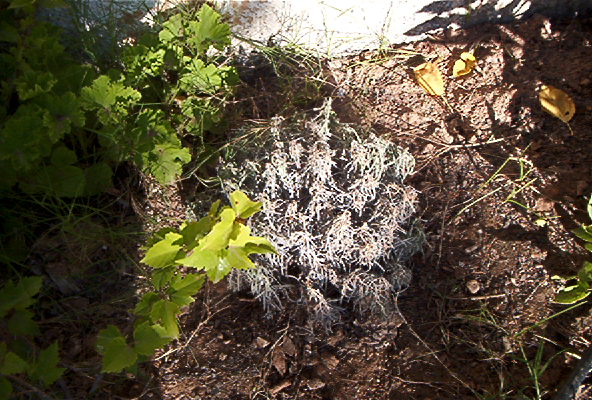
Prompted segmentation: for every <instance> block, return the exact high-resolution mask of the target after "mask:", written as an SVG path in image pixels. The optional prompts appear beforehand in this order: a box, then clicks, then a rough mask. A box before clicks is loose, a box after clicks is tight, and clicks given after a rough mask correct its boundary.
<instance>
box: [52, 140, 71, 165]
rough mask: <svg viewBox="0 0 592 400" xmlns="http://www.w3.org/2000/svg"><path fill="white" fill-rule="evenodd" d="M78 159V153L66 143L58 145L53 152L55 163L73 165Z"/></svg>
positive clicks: (53, 162) (53, 161)
mask: <svg viewBox="0 0 592 400" xmlns="http://www.w3.org/2000/svg"><path fill="white" fill-rule="evenodd" d="M76 161H78V157H76V153H75V152H73V151H72V150H70V149H69V148H67V147H66V146H64V145H60V146H58V147H56V148H55V149H53V152H52V153H51V163H52V164H53V165H72V164H74V163H75V162H76Z"/></svg>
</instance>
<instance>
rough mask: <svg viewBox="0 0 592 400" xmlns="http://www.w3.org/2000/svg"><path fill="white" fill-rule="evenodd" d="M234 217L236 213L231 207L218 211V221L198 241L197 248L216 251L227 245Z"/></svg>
mask: <svg viewBox="0 0 592 400" xmlns="http://www.w3.org/2000/svg"><path fill="white" fill-rule="evenodd" d="M235 219H236V213H235V212H234V210H233V209H232V208H225V209H223V210H222V212H221V213H220V222H218V223H217V224H215V225H214V226H213V227H212V230H211V231H210V233H208V234H207V235H206V236H205V237H204V238H202V239H201V240H200V241H199V246H198V247H197V250H198V251H201V250H213V251H218V250H222V249H225V248H226V247H227V246H228V241H229V240H230V235H231V233H232V229H233V226H234V220H235Z"/></svg>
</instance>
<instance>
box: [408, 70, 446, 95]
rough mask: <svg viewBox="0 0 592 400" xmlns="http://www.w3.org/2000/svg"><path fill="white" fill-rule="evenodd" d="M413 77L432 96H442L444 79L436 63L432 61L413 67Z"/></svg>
mask: <svg viewBox="0 0 592 400" xmlns="http://www.w3.org/2000/svg"><path fill="white" fill-rule="evenodd" d="M413 72H415V79H417V82H418V83H419V84H420V85H421V87H422V88H424V89H425V91H426V92H428V93H429V94H431V95H432V96H442V95H443V94H444V79H443V78H442V73H441V72H440V69H438V65H436V64H435V63H433V62H427V63H423V64H421V65H418V66H417V67H415V68H413Z"/></svg>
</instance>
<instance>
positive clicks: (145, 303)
mask: <svg viewBox="0 0 592 400" xmlns="http://www.w3.org/2000/svg"><path fill="white" fill-rule="evenodd" d="M159 271H160V270H159ZM158 300H160V296H159V295H158V293H154V292H148V293H145V294H144V295H143V296H142V299H141V300H140V301H139V302H138V304H136V307H135V308H134V312H135V313H136V314H137V315H141V316H144V317H148V316H150V313H151V312H152V307H153V306H154V304H155V303H156V302H157V301H158Z"/></svg>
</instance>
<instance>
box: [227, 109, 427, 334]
mask: <svg viewBox="0 0 592 400" xmlns="http://www.w3.org/2000/svg"><path fill="white" fill-rule="evenodd" d="M233 150H234V152H235V154H234V156H233V157H232V159H231V160H230V161H225V162H222V163H221V165H220V168H219V174H220V177H221V178H222V181H223V182H224V184H225V186H226V188H227V189H228V190H231V189H234V188H240V189H241V190H244V191H246V192H247V193H248V194H249V195H250V196H253V197H255V198H259V200H261V201H263V203H264V206H263V211H262V212H261V213H260V215H259V216H258V218H256V219H254V220H253V221H252V224H253V229H254V231H255V232H257V234H258V235H261V236H264V237H266V238H269V239H270V240H271V241H272V242H273V243H274V244H275V245H276V247H277V250H278V253H279V254H278V255H266V256H265V257H261V258H260V259H259V268H258V269H256V270H252V271H238V272H233V274H232V276H231V279H230V282H231V286H232V287H233V288H234V289H237V290H239V289H244V288H246V289H249V290H250V291H251V292H252V293H253V294H254V295H255V296H256V297H257V298H258V299H260V300H261V302H262V303H263V305H264V307H265V308H266V309H267V310H268V311H269V312H273V311H274V310H279V309H281V308H282V307H283V305H284V304H285V302H287V301H297V302H300V303H304V304H306V305H307V307H308V308H309V311H310V313H311V315H312V316H314V319H315V320H316V321H318V322H321V323H323V324H325V325H330V324H332V323H333V322H335V321H337V320H338V318H339V315H340V312H339V311H340V310H341V309H342V308H343V307H342V305H343V304H344V303H346V302H349V303H350V304H353V305H354V306H355V307H356V308H357V309H358V310H359V311H381V312H388V310H389V309H390V307H391V306H392V300H393V298H394V294H395V293H396V292H398V291H400V290H402V289H403V288H405V287H406V286H407V285H408V284H409V280H410V273H409V270H408V269H407V268H406V267H405V266H404V263H405V262H407V261H408V259H409V257H411V256H412V255H413V254H414V253H415V252H417V251H418V250H420V249H421V246H422V244H423V236H422V235H421V233H420V231H419V230H418V229H415V228H414V223H413V222H414V221H413V215H414V212H415V204H416V199H417V192H416V191H415V190H414V189H413V188H412V187H410V186H407V185H405V184H404V181H405V178H406V177H407V176H408V175H409V174H410V173H411V172H412V171H413V168H414V159H413V157H412V156H411V154H409V152H407V151H406V150H404V149H402V148H399V147H397V146H395V145H394V144H393V143H392V142H390V141H388V140H386V139H384V138H381V137H377V136H376V135H374V134H367V135H365V136H362V135H361V134H359V133H358V132H357V131H356V130H355V129H353V128H352V127H351V126H350V125H347V124H342V123H340V122H339V121H337V120H336V118H335V116H334V115H333V112H332V110H331V102H330V101H327V102H326V104H325V105H324V106H323V107H322V108H321V110H320V113H319V114H318V115H317V116H316V117H314V118H312V119H308V120H307V119H306V118H305V117H301V118H300V119H297V120H296V121H285V120H283V119H281V118H276V119H274V120H272V122H271V125H270V129H269V132H268V134H267V135H260V136H259V137H258V138H257V139H251V140H250V141H247V142H241V143H240V144H239V145H237V146H236V147H235V148H234V149H233ZM294 287H296V288H297V289H298V290H297V292H296V293H297V294H298V297H296V298H294V297H293V293H292V292H291V291H290V290H288V289H289V288H294Z"/></svg>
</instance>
